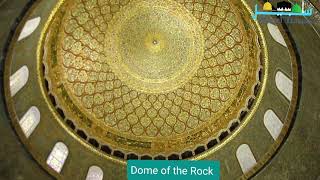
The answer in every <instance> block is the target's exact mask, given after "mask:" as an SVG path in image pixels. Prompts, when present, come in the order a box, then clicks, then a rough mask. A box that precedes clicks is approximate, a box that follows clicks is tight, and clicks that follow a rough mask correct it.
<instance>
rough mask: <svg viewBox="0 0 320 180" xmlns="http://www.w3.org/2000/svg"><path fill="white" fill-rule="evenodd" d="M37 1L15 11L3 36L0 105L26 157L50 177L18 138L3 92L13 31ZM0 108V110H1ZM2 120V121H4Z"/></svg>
mask: <svg viewBox="0 0 320 180" xmlns="http://www.w3.org/2000/svg"><path fill="white" fill-rule="evenodd" d="M38 1H41V0H28V2H27V3H26V5H25V6H24V7H23V8H22V9H21V11H20V13H17V14H18V16H17V17H16V18H13V19H14V20H13V23H12V24H11V26H9V27H8V28H9V33H8V35H7V37H3V38H4V39H6V40H5V41H4V46H3V49H2V50H1V56H0V91H1V92H0V93H1V96H0V101H2V103H3V107H1V106H0V108H1V109H3V111H4V114H5V116H6V117H7V118H6V120H9V123H8V124H9V126H10V127H11V130H12V131H13V132H14V133H13V134H14V135H15V137H16V139H17V141H18V142H19V143H20V144H21V146H22V147H23V150H24V151H25V152H26V154H28V157H29V158H30V160H33V161H34V162H35V164H36V165H37V166H38V167H39V168H40V169H42V170H43V172H44V173H46V174H47V175H48V177H52V175H51V174H49V173H48V171H47V170H46V169H44V168H43V167H42V166H41V165H40V164H39V163H38V162H37V161H36V160H35V159H34V157H33V156H32V155H31V154H30V152H29V150H28V149H27V147H26V146H25V145H24V144H23V143H22V141H21V139H20V138H19V136H18V134H17V132H16V131H15V129H14V127H13V124H12V121H11V118H10V116H9V112H8V108H7V106H6V100H5V93H4V86H5V84H4V78H3V77H4V68H5V60H6V58H7V55H8V52H9V48H10V44H11V41H12V40H13V38H14V34H15V31H16V30H17V28H18V26H19V24H20V23H21V21H22V20H23V18H24V16H25V15H27V13H28V11H29V10H30V9H31V7H32V6H33V5H34V4H35V3H36V2H38ZM5 3H10V1H7V0H4V1H3V2H0V7H1V6H3V5H4V4H5ZM1 109H0V110H1ZM6 120H4V121H6Z"/></svg>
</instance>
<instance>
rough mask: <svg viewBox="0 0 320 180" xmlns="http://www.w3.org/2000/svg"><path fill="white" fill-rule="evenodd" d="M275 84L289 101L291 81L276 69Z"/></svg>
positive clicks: (291, 87)
mask: <svg viewBox="0 0 320 180" xmlns="http://www.w3.org/2000/svg"><path fill="white" fill-rule="evenodd" d="M275 80H276V86H277V88H278V90H279V91H280V92H281V93H282V94H283V95H284V96H285V97H286V98H287V99H288V100H289V101H291V97H292V89H293V85H292V81H291V79H289V78H288V77H287V76H286V75H284V74H283V73H282V72H281V71H278V72H277V74H276V79H275Z"/></svg>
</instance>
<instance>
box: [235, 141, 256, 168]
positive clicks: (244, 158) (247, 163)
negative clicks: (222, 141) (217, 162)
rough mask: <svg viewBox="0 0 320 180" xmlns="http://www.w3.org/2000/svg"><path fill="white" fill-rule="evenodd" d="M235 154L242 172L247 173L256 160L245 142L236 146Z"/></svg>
mask: <svg viewBox="0 0 320 180" xmlns="http://www.w3.org/2000/svg"><path fill="white" fill-rule="evenodd" d="M236 156H237V159H238V162H239V164H240V167H241V169H242V172H243V173H247V172H248V171H249V170H250V169H251V168H253V166H255V165H256V164H257V161H256V159H255V158H254V156H253V153H252V151H251V149H250V147H249V146H248V145H247V144H242V145H240V146H239V147H238V149H237V152H236Z"/></svg>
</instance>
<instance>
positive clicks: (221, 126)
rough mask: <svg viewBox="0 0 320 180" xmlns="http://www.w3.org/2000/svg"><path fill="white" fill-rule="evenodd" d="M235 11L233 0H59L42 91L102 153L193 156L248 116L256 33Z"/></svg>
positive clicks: (50, 32) (257, 53)
mask: <svg viewBox="0 0 320 180" xmlns="http://www.w3.org/2000/svg"><path fill="white" fill-rule="evenodd" d="M243 9H246V8H245V7H244V6H243V5H242V4H241V3H240V2H239V1H236V0H232V1H230V2H229V1H220V0H213V1H211V0H210V1H205V2H204V1H202V0H194V1H192V2H191V1H190V2H189V1H184V0H181V1H180V0H179V1H178V0H177V1H175V0H131V1H129V0H121V1H109V0H88V1H86V0H81V1H80V0H68V1H65V3H64V4H63V5H62V6H61V7H60V9H59V10H58V12H57V13H56V14H55V16H54V18H53V20H52V22H51V23H50V26H48V31H47V32H46V40H45V43H44V47H43V49H44V52H45V53H44V57H43V64H44V66H45V74H44V76H45V79H46V80H47V81H48V84H47V87H48V94H49V95H50V98H51V100H52V101H53V103H54V104H55V108H57V112H59V113H60V114H62V112H63V115H62V117H63V118H64V119H66V120H69V121H68V122H70V121H72V122H73V124H74V126H75V127H76V130H77V131H79V130H81V131H83V132H85V133H86V135H87V136H88V137H90V138H94V139H95V140H97V142H99V143H101V144H102V145H103V144H107V145H108V146H109V147H110V148H111V149H119V150H121V151H122V152H129V153H130V152H134V153H136V154H149V155H157V154H163V155H167V154H170V153H172V152H182V151H184V150H185V149H195V148H196V147H197V146H198V145H199V144H206V143H208V141H209V140H211V139H213V138H215V137H217V136H219V134H220V133H221V132H222V131H225V130H226V129H228V128H229V126H230V125H231V124H232V123H233V122H235V121H237V119H238V118H239V114H240V112H241V111H242V110H248V108H247V104H248V100H249V99H253V97H254V96H255V95H254V92H253V91H254V87H255V85H256V84H257V83H258V84H259V83H260V82H259V77H258V76H257V74H258V71H259V68H260V59H259V58H260V46H259V43H258V42H257V37H258V35H257V32H256V30H255V28H253V27H254V25H253V23H252V21H251V19H250V18H251V17H250V15H249V13H244V12H243ZM238 122H240V121H238ZM90 138H88V139H90Z"/></svg>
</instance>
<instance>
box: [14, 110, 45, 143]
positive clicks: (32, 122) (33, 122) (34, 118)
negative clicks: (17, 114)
mask: <svg viewBox="0 0 320 180" xmlns="http://www.w3.org/2000/svg"><path fill="white" fill-rule="evenodd" d="M39 122H40V111H39V110H38V108H37V107H34V106H32V107H31V108H30V109H29V110H28V111H27V112H26V113H25V114H24V115H23V117H22V118H21V119H20V121H19V124H20V127H21V129H22V131H23V132H24V134H25V135H26V137H27V138H28V137H29V136H30V135H31V134H32V132H33V131H34V130H35V128H36V127H37V125H38V124H39Z"/></svg>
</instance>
